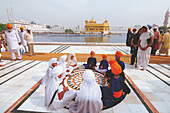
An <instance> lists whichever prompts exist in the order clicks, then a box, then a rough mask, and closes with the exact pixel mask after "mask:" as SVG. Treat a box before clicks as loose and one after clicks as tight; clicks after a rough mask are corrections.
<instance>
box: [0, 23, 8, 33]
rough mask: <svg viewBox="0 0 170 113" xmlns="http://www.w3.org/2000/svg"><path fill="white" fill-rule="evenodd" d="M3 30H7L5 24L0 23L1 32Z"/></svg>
mask: <svg viewBox="0 0 170 113" xmlns="http://www.w3.org/2000/svg"><path fill="white" fill-rule="evenodd" d="M3 30H7V27H6V24H2V23H0V32H2V31H3Z"/></svg>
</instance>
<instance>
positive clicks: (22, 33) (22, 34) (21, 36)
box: [19, 31, 27, 46]
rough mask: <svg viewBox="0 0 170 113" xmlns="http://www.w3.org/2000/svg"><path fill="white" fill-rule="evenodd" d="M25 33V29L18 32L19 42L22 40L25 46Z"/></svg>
mask: <svg viewBox="0 0 170 113" xmlns="http://www.w3.org/2000/svg"><path fill="white" fill-rule="evenodd" d="M25 33H26V31H23V32H19V36H20V39H21V42H22V45H23V46H27V41H26V40H25V39H24V35H25Z"/></svg>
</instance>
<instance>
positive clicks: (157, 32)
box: [151, 27, 160, 55]
mask: <svg viewBox="0 0 170 113" xmlns="http://www.w3.org/2000/svg"><path fill="white" fill-rule="evenodd" d="M153 31H154V46H153V48H152V52H151V54H152V55H155V54H156V51H157V50H159V43H158V40H159V35H160V32H159V31H158V28H157V27H154V28H153Z"/></svg>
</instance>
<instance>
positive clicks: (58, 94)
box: [45, 65, 75, 111]
mask: <svg viewBox="0 0 170 113" xmlns="http://www.w3.org/2000/svg"><path fill="white" fill-rule="evenodd" d="M62 76H63V67H62V66H61V65H58V66H57V67H55V68H54V69H53V70H52V76H51V77H50V80H49V82H48V83H47V85H46V97H47V98H46V100H45V105H46V106H48V109H49V110H51V111H56V110H59V109H61V108H63V107H65V106H66V105H67V104H68V103H69V102H70V101H71V100H72V99H73V98H74V97H75V92H74V91H73V90H70V91H69V89H68V87H65V86H63V85H62V84H61V83H62V81H63V79H62Z"/></svg>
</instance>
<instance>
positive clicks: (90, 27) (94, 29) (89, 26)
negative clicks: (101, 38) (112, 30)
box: [85, 18, 109, 34]
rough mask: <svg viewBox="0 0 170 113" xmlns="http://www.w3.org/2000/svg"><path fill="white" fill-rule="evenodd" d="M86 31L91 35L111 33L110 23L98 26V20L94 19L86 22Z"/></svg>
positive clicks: (105, 22)
mask: <svg viewBox="0 0 170 113" xmlns="http://www.w3.org/2000/svg"><path fill="white" fill-rule="evenodd" d="M85 31H86V32H89V33H102V34H108V33H109V23H108V21H107V20H105V21H104V23H101V24H97V23H96V20H94V19H93V18H92V20H89V21H88V20H85Z"/></svg>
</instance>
